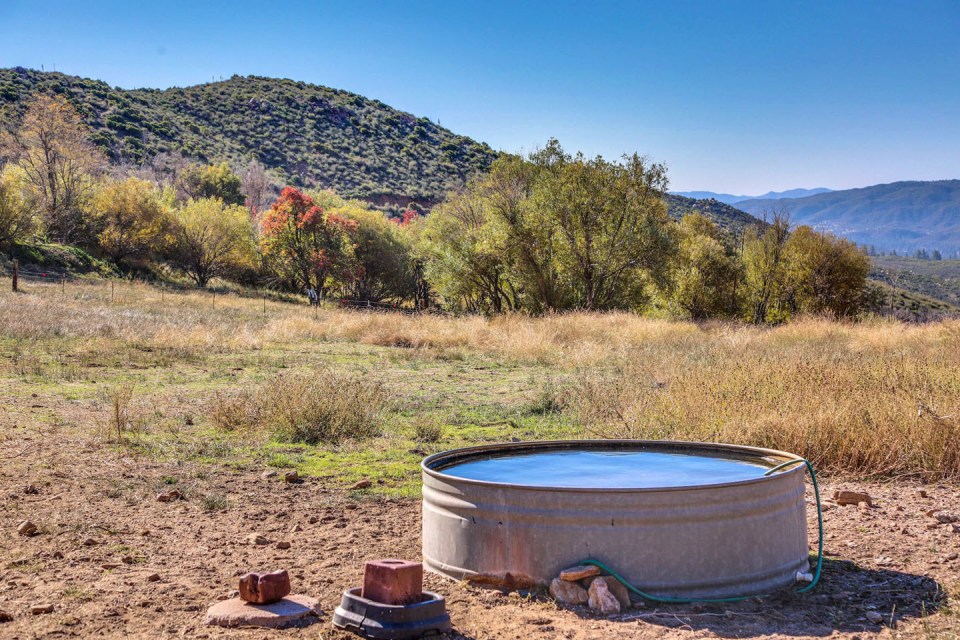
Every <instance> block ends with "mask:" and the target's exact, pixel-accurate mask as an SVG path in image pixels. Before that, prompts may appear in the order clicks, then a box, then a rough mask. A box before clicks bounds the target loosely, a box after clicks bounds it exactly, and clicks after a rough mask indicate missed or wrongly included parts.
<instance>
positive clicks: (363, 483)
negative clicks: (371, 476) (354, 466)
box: [350, 479, 373, 490]
mask: <svg viewBox="0 0 960 640" xmlns="http://www.w3.org/2000/svg"><path fill="white" fill-rule="evenodd" d="M371 485H373V483H372V482H370V481H369V480H366V479H364V480H361V481H359V482H355V483H354V484H352V485H351V486H350V488H351V489H355V490H356V489H369V488H370V486H371Z"/></svg>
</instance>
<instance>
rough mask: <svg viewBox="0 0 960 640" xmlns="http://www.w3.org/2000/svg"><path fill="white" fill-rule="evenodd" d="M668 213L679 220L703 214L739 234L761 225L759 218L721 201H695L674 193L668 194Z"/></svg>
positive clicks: (722, 226)
mask: <svg viewBox="0 0 960 640" xmlns="http://www.w3.org/2000/svg"><path fill="white" fill-rule="evenodd" d="M666 199H667V211H668V212H669V213H670V217H672V218H674V219H676V220H679V219H680V218H682V217H683V216H685V215H686V214H688V213H701V214H703V215H704V216H706V217H708V218H710V219H711V220H713V221H714V222H715V223H716V224H717V226H719V227H720V228H721V229H723V230H725V231H727V232H734V233H739V232H741V231H743V229H744V228H745V227H747V226H750V225H752V224H758V223H760V221H759V220H757V218H755V217H753V216H752V215H750V214H749V213H745V212H743V211H741V210H740V209H737V208H735V207H731V206H730V205H728V204H724V203H723V202H720V201H719V200H713V199H710V200H695V199H693V198H686V197H684V196H680V195H677V194H674V193H670V194H667V198H666Z"/></svg>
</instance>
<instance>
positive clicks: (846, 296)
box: [783, 226, 870, 318]
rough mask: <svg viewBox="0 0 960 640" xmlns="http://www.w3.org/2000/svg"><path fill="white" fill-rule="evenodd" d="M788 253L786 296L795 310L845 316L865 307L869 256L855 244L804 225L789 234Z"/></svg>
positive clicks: (854, 313)
mask: <svg viewBox="0 0 960 640" xmlns="http://www.w3.org/2000/svg"><path fill="white" fill-rule="evenodd" d="M785 255H786V270H785V271H786V273H785V286H784V291H783V295H784V302H785V304H786V305H788V306H789V308H790V310H791V311H792V312H794V313H823V312H828V313H830V314H832V315H833V316H834V317H838V318H843V317H853V316H855V315H857V314H858V313H859V312H860V311H861V310H862V307H863V303H864V298H863V295H864V290H865V288H866V285H867V274H868V273H869V272H870V258H868V257H867V255H866V253H865V252H864V251H863V250H862V249H860V248H859V247H857V245H856V244H854V243H853V242H851V241H849V240H846V239H844V238H838V237H836V236H834V235H832V234H827V233H819V232H817V231H814V230H813V229H812V228H810V227H808V226H801V227H798V228H796V229H794V230H793V232H792V233H791V234H790V237H789V239H788V240H787V243H786V247H785Z"/></svg>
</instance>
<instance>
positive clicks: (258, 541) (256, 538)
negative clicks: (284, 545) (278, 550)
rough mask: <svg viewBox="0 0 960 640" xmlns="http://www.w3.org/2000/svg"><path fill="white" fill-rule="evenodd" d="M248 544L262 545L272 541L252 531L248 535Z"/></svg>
mask: <svg viewBox="0 0 960 640" xmlns="http://www.w3.org/2000/svg"><path fill="white" fill-rule="evenodd" d="M247 544H252V545H257V546H260V545H265V544H270V541H269V540H267V539H266V538H265V537H263V536H262V535H260V534H259V533H251V534H250V535H249V536H247Z"/></svg>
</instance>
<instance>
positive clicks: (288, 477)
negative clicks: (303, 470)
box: [283, 471, 300, 484]
mask: <svg viewBox="0 0 960 640" xmlns="http://www.w3.org/2000/svg"><path fill="white" fill-rule="evenodd" d="M283 481H284V482H289V483H290V484H294V483H296V482H300V476H299V474H297V472H296V471H287V472H286V473H285V474H283Z"/></svg>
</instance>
